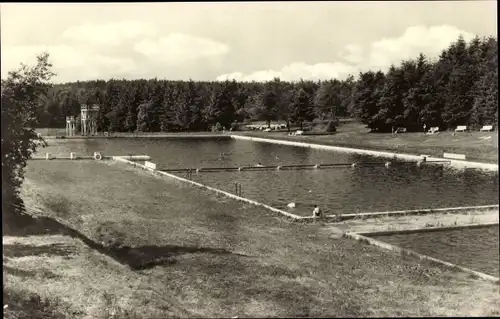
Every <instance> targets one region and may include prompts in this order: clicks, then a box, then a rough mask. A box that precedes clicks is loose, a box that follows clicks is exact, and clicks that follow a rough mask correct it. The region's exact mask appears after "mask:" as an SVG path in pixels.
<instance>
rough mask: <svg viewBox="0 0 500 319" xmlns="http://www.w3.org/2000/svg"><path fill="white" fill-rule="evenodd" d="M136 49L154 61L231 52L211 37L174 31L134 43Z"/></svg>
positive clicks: (178, 60)
mask: <svg viewBox="0 0 500 319" xmlns="http://www.w3.org/2000/svg"><path fill="white" fill-rule="evenodd" d="M134 50H135V51H136V52H139V53H141V54H143V55H144V56H146V57H148V58H149V59H151V60H154V61H159V62H164V63H179V62H188V61H192V60H195V59H199V58H205V57H216V56H222V55H225V54H227V53H228V52H229V47H228V46H227V45H226V44H223V43H220V42H217V41H214V40H211V39H206V38H201V37H195V36H190V35H184V34H180V33H173V34H170V35H168V36H166V37H161V38H158V39H155V40H142V41H140V42H138V43H136V44H135V45H134Z"/></svg>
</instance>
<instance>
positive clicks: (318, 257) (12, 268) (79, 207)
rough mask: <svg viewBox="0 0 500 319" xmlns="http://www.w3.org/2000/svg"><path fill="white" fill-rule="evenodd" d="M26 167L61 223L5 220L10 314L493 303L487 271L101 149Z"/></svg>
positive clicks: (315, 311) (40, 198) (208, 313)
mask: <svg viewBox="0 0 500 319" xmlns="http://www.w3.org/2000/svg"><path fill="white" fill-rule="evenodd" d="M27 170H28V172H27V175H26V177H27V179H26V182H25V185H24V190H23V196H24V198H25V203H26V205H27V206H29V207H37V208H38V209H39V210H40V211H39V212H38V213H35V214H37V215H39V216H47V217H50V218H54V219H57V220H58V221H59V222H61V223H62V225H61V224H59V223H57V222H54V221H51V219H47V218H39V219H38V221H39V222H38V224H40V225H39V226H43V227H44V229H42V230H46V231H47V232H46V233H45V234H43V233H44V232H43V231H42V232H41V233H38V234H37V236H29V237H19V236H15V235H16V234H15V232H11V233H10V234H9V233H8V232H7V234H6V233H5V231H4V299H6V300H8V303H10V304H11V308H10V310H9V309H8V310H7V313H8V314H9V313H10V314H11V315H10V318H17V317H16V316H15V314H19V313H21V312H23V311H26V309H27V308H29V309H34V310H32V311H31V317H33V314H34V313H40V312H41V313H50V314H53V316H52V317H53V318H58V316H59V317H60V318H64V317H72V318H75V317H85V316H89V317H92V318H97V317H106V316H107V315H106V314H108V315H109V313H112V312H114V313H118V314H119V316H118V318H133V317H134V316H135V317H137V318H144V317H151V316H153V317H156V318H161V317H167V316H180V317H230V316H236V315H238V316H240V317H256V316H266V317H270V316H271V317H272V316H279V317H286V316H292V317H306V316H318V317H330V316H331V317H361V316H379V317H382V316H438V315H440V316H450V315H471V316H472V315H486V316H487V315H495V314H497V315H498V314H500V302H499V301H500V297H499V292H500V291H499V286H498V285H496V284H493V283H489V282H484V281H481V280H479V279H475V278H472V277H470V276H468V275H466V274H464V273H459V272H453V271H451V270H447V269H443V268H439V267H437V266H433V265H431V264H429V263H427V262H420V261H416V260H415V259H414V258H412V257H407V256H401V255H399V254H395V253H393V252H388V251H383V250H380V249H378V248H375V247H373V246H369V245H366V244H363V243H360V242H357V241H352V240H350V239H346V238H341V236H340V233H339V232H337V231H335V229H332V228H331V225H324V224H319V223H318V224H300V223H292V222H289V221H286V220H284V219H282V218H281V217H277V216H276V215H275V214H274V213H271V212H268V211H266V210H264V209H262V208H258V207H254V206H250V205H244V204H242V203H240V202H236V201H234V200H231V199H228V198H224V197H220V196H216V195H214V194H213V193H211V192H208V191H204V190H200V189H197V188H193V187H191V186H188V185H185V184H181V183H179V182H176V181H172V180H168V179H164V178H160V177H153V176H151V175H149V174H147V173H146V172H143V171H138V170H135V169H134V168H131V167H128V166H123V165H122V164H119V163H114V162H85V161H72V162H69V161H67V162H64V161H61V162H55V161H51V162H45V161H31V162H30V163H29V165H28V168H27ZM45 220H46V221H47V224H46V226H45V224H44V225H42V224H43V223H42V221H45ZM49 224H50V225H51V226H49ZM54 225H55V226H54ZM66 226H69V227H70V229H66V228H65V227H66ZM4 229H5V225H4ZM26 229H27V228H26V227H25V228H23V230H26ZM50 230H52V231H50ZM58 232H59V233H61V234H59V235H56V234H55V233H58ZM6 235H8V236H6ZM30 294H36V296H37V297H29V296H30ZM23 309H24V310H23ZM9 311H10V312H9ZM16 311H17V312H16ZM36 311H37V312H36ZM27 317H30V315H29V314H28V315H27ZM108 317H109V316H108ZM135 317H134V318H135ZM8 318H9V317H8ZM115 318H116V317H115Z"/></svg>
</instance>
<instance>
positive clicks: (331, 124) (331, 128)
mask: <svg viewBox="0 0 500 319" xmlns="http://www.w3.org/2000/svg"><path fill="white" fill-rule="evenodd" d="M325 132H327V133H335V132H337V127H336V126H335V122H334V121H329V122H328V124H327V125H326V127H325Z"/></svg>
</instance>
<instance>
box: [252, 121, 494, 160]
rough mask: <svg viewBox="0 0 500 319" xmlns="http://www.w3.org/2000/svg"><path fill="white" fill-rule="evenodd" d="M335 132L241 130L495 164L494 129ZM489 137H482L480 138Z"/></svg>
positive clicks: (344, 126)
mask: <svg viewBox="0 0 500 319" xmlns="http://www.w3.org/2000/svg"><path fill="white" fill-rule="evenodd" d="M337 130H338V131H337V133H335V134H330V135H309V136H308V135H305V136H288V133H286V132H269V133H266V132H258V131H252V132H244V133H243V134H246V135H253V136H258V137H268V138H276V139H286V140H292V141H301V142H304V141H307V142H311V143H318V144H326V145H335V146H344V147H353V148H363V149H370V150H379V151H395V152H400V153H408V154H417V155H418V154H428V155H432V156H442V155H443V152H448V153H460V154H465V155H466V157H467V160H471V161H478V162H485V163H498V133H497V132H484V133H483V132H465V133H457V134H455V135H453V133H452V132H441V133H439V134H435V135H426V134H423V133H400V134H394V135H393V134H391V133H370V132H369V130H368V129H366V128H365V127H364V125H362V124H360V123H357V122H347V123H341V124H340V126H339V127H338V128H337ZM486 136H489V137H491V138H490V139H481V138H480V137H486Z"/></svg>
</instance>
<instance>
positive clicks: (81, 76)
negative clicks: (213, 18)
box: [1, 20, 230, 82]
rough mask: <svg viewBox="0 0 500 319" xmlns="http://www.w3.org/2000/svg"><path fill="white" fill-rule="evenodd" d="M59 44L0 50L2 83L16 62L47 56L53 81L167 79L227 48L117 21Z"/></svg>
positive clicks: (71, 34) (215, 59) (65, 36)
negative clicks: (163, 76)
mask: <svg viewBox="0 0 500 319" xmlns="http://www.w3.org/2000/svg"><path fill="white" fill-rule="evenodd" d="M59 38H60V41H59V44H54V45H8V44H6V45H2V56H1V60H2V65H1V66H2V78H5V77H6V75H7V72H8V71H11V70H13V69H17V68H18V67H19V63H20V62H23V63H26V64H33V63H34V62H35V61H36V60H35V57H36V55H37V54H40V53H41V52H43V51H46V52H49V54H50V61H51V62H52V63H53V65H54V69H53V70H54V72H55V73H57V77H56V78H55V81H56V82H65V81H75V80H82V81H83V80H90V79H96V78H101V79H109V78H111V77H127V78H136V77H140V76H144V75H145V76H148V77H155V76H161V75H162V74H169V70H170V69H176V70H178V69H182V68H184V69H187V68H189V67H191V66H192V65H197V64H200V63H203V64H204V65H206V66H208V67H210V65H212V64H217V63H220V61H221V58H223V57H224V56H225V55H226V54H227V53H228V52H229V50H230V48H229V46H228V45H226V44H224V43H221V42H218V41H215V40H213V39H210V38H204V37H199V36H194V35H190V34H184V33H169V32H161V31H160V30H159V28H157V27H156V26H155V25H154V24H151V23H146V22H141V21H128V20H124V21H119V22H114V23H105V24H83V25H78V26H71V27H69V28H67V29H66V30H64V31H63V32H61V34H60V37H59Z"/></svg>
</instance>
